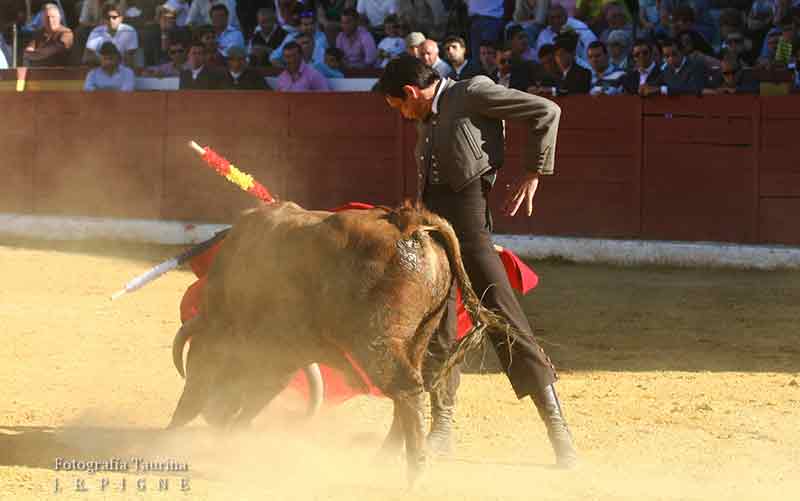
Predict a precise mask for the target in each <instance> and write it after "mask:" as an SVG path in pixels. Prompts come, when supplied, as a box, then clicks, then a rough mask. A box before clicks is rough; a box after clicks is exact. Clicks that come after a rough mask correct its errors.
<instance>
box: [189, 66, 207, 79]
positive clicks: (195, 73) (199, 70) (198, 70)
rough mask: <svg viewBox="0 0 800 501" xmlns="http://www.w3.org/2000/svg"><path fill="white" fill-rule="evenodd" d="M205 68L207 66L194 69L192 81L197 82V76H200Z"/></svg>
mask: <svg viewBox="0 0 800 501" xmlns="http://www.w3.org/2000/svg"><path fill="white" fill-rule="evenodd" d="M205 67H206V66H205V65H203V66H201V67H199V68H197V69H196V70H195V69H193V70H192V80H197V76H198V75H199V74H200V72H201V71H203V68H205Z"/></svg>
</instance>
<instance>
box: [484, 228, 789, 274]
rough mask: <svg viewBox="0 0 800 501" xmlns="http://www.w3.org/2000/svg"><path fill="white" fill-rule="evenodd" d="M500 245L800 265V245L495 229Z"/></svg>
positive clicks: (566, 255) (588, 255) (547, 252)
mask: <svg viewBox="0 0 800 501" xmlns="http://www.w3.org/2000/svg"><path fill="white" fill-rule="evenodd" d="M494 241H495V243H497V244H498V245H502V246H504V247H508V248H509V249H511V250H512V251H514V252H515V253H516V254H518V255H519V256H521V257H525V258H529V259H545V258H553V257H557V258H562V259H566V260H568V261H574V262H578V263H607V264H617V265H625V266H630V265H637V266H641V265H670V266H695V267H730V268H754V269H764V270H774V269H800V247H790V246H782V245H744V244H728V243H720V242H672V241H660V240H610V239H601V238H573V237H547V236H536V235H494Z"/></svg>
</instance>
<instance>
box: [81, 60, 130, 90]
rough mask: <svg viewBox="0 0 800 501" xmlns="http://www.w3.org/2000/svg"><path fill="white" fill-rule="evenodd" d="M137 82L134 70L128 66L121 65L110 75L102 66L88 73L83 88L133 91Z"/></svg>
mask: <svg viewBox="0 0 800 501" xmlns="http://www.w3.org/2000/svg"><path fill="white" fill-rule="evenodd" d="M135 82H136V77H135V75H134V74H133V70H132V69H130V68H128V67H127V66H123V65H119V67H118V68H117V71H116V72H114V74H113V75H111V76H109V75H108V73H106V72H105V71H103V70H102V69H101V68H95V69H93V70H92V71H90V72H89V74H88V75H86V82H85V83H84V84H83V90H85V91H90V92H91V91H95V90H118V91H122V92H132V91H133V86H134V84H135Z"/></svg>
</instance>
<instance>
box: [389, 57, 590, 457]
mask: <svg viewBox="0 0 800 501" xmlns="http://www.w3.org/2000/svg"><path fill="white" fill-rule="evenodd" d="M375 90H376V91H377V92H379V93H381V94H383V96H384V98H385V99H386V102H387V103H388V104H389V106H391V107H392V108H394V109H396V110H398V111H399V112H400V113H401V114H402V115H403V117H405V118H406V119H409V120H415V121H416V122H417V146H416V149H415V158H416V159H417V167H418V174H419V179H418V185H417V194H418V198H419V199H420V200H421V201H422V202H423V203H424V204H425V206H426V207H427V208H428V209H429V210H431V211H433V212H435V213H438V214H439V215H440V216H442V217H444V218H445V219H447V220H448V221H449V222H450V224H452V225H453V229H454V230H455V232H456V235H457V236H458V239H459V242H460V243H461V255H462V259H463V262H464V268H465V269H466V272H467V274H468V276H469V279H470V281H471V283H472V285H473V287H474V289H475V292H476V293H477V294H478V297H481V298H482V302H483V304H484V306H486V307H487V308H489V309H490V310H492V311H494V312H496V313H497V314H498V315H500V316H501V317H502V318H503V319H504V320H505V321H506V322H508V323H509V325H510V326H511V328H512V329H513V331H512V332H514V334H513V335H511V336H510V337H509V336H508V335H507V333H506V332H491V333H489V339H490V340H491V342H492V344H493V345H494V348H495V351H496V353H497V355H498V358H499V359H500V361H501V364H502V366H503V368H504V369H505V373H506V375H507V376H508V378H509V381H510V382H511V385H512V387H513V389H514V392H515V394H516V396H517V398H519V399H522V398H525V397H528V396H529V397H530V398H531V399H532V400H533V402H534V404H535V407H536V409H537V411H538V413H539V417H540V418H541V419H542V421H544V423H545V425H546V427H547V432H548V436H549V438H550V442H551V444H552V446H553V449H554V451H555V455H556V461H557V463H558V465H560V466H562V467H572V466H574V465H575V464H576V462H577V453H576V452H575V448H574V446H573V443H572V435H571V434H570V432H569V429H568V427H567V423H566V420H565V419H564V416H563V414H562V412H561V405H560V403H559V400H558V397H557V396H556V392H555V386H554V384H553V383H554V382H555V381H556V379H557V378H556V372H555V368H554V367H553V364H552V363H551V362H550V359H549V358H548V357H547V355H545V353H544V350H543V349H542V348H541V347H540V346H539V345H538V343H537V342H536V340H535V338H534V336H533V329H532V328H531V326H530V324H529V323H528V319H527V317H526V315H525V312H524V311H523V310H522V307H521V306H520V304H519V302H518V301H517V298H516V296H515V295H514V291H513V290H512V289H511V285H510V283H509V281H508V276H507V275H506V273H505V270H504V268H503V265H502V263H501V261H500V258H499V257H498V255H497V252H496V250H495V249H494V247H493V244H492V239H491V230H492V218H491V213H490V210H489V193H490V192H491V191H492V188H493V185H494V182H495V178H496V175H497V169H499V168H501V167H502V165H503V163H504V158H503V156H504V142H505V134H504V126H503V120H514V121H518V122H521V123H523V124H524V126H525V128H526V129H527V132H528V137H527V143H526V147H525V149H524V152H523V155H522V167H523V172H524V174H522V175H520V176H519V177H518V178H517V179H514V180H510V181H511V182H510V183H509V184H508V185H505V186H503V187H502V188H501V192H500V194H499V196H500V197H503V198H505V204H504V213H505V214H506V215H508V216H514V215H515V214H516V213H517V212H518V211H519V210H520V209H522V210H523V212H524V213H525V214H527V215H528V216H530V215H531V214H532V213H533V197H534V194H535V193H536V190H537V187H538V185H539V178H540V177H541V176H546V175H550V174H552V173H553V169H554V165H555V147H556V136H557V134H558V124H559V120H560V117H561V109H560V108H559V107H558V105H556V104H555V103H554V102H553V101H550V100H548V99H545V98H542V97H538V96H534V95H532V94H529V93H527V92H524V91H519V90H515V89H508V88H505V87H504V86H502V85H498V84H495V83H494V82H492V80H491V79H489V78H488V77H485V76H481V75H479V76H476V77H474V78H471V79H468V80H461V81H458V82H457V81H455V80H451V79H448V78H442V77H441V76H440V75H439V74H438V73H437V72H436V70H434V69H433V68H431V67H430V66H428V65H426V64H425V63H424V62H422V61H421V60H419V59H417V58H415V57H413V56H409V55H405V54H404V55H402V56H400V57H398V58H396V59H393V60H392V61H390V62H389V64H388V65H387V66H386V69H385V70H384V73H383V75H381V78H380V79H379V81H378V84H377V85H376V86H375ZM456 311H457V310H456V289H455V288H453V289H451V291H450V299H449V301H448V304H447V311H446V313H445V316H444V318H443V319H442V323H441V324H440V325H439V328H438V329H437V331H436V332H435V333H434V335H433V338H432V339H431V343H430V345H429V347H428V350H429V355H427V357H426V363H425V367H424V368H423V374H422V377H423V380H424V381H425V384H426V387H428V386H427V385H428V384H429V383H430V376H431V375H432V374H435V373H436V372H437V366H438V367H441V364H442V363H443V362H444V359H445V358H446V356H447V354H448V353H449V351H450V347H451V345H452V343H453V341H454V340H455V338H456ZM443 386H444V388H440V389H438V390H437V391H434V392H432V393H431V409H432V415H433V426H432V429H431V433H430V435H429V436H428V442H429V443H428V447H429V449H430V450H432V451H433V452H437V451H442V452H444V453H447V452H448V449H449V447H448V445H449V441H450V440H449V437H450V430H451V422H452V419H453V414H454V410H455V393H456V388H457V387H458V371H457V370H454V371H453V372H452V373H451V378H450V379H449V380H448V381H446V384H444V385H443Z"/></svg>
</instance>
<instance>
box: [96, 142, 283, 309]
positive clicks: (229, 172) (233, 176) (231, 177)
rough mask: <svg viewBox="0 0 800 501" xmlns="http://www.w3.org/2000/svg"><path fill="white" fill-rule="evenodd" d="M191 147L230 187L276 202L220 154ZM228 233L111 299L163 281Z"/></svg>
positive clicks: (141, 278) (143, 277)
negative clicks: (157, 281)
mask: <svg viewBox="0 0 800 501" xmlns="http://www.w3.org/2000/svg"><path fill="white" fill-rule="evenodd" d="M189 146H190V147H191V148H192V149H193V150H195V151H196V152H197V153H199V154H200V155H201V156H202V158H203V160H204V161H205V162H206V164H207V165H208V166H209V167H210V168H212V169H214V170H215V171H216V172H217V174H219V175H220V176H222V177H224V178H225V179H227V180H228V181H230V182H231V183H233V184H235V185H236V186H238V187H239V188H241V189H242V190H244V191H246V192H247V193H249V194H251V195H252V196H254V197H256V198H258V199H259V200H261V201H262V202H264V203H268V204H271V203H274V202H275V198H274V197H273V196H272V195H271V194H270V192H269V190H267V188H265V187H264V185H262V184H261V183H259V182H258V181H256V180H255V179H253V176H251V175H250V174H248V173H246V172H242V171H240V170H239V169H237V168H236V166H235V165H233V164H232V163H230V162H229V161H228V160H227V159H225V157H223V156H221V155H219V154H218V153H217V152H215V151H214V150H212V149H211V148H209V147H205V148H203V147H201V146H200V145H199V144H197V143H195V142H194V141H190V142H189ZM227 233H228V229H225V230H222V231H220V232H218V233H217V234H215V235H214V236H213V237H212V238H211V239H209V240H206V241H204V242H200V243H199V244H197V245H195V246H194V247H191V248H190V249H188V250H186V251H185V252H183V253H182V254H179V255H177V256H175V257H172V258H170V259H167V260H166V261H164V262H162V263H159V264H157V265H156V266H153V267H152V268H150V269H149V270H147V271H146V272H144V273H142V274H141V275H139V276H138V277H136V278H134V279H133V280H131V281H130V282H128V283H127V284H125V287H124V288H123V289H120V290H119V291H117V292H115V293H114V294H113V295H112V296H111V299H112V300H114V299H117V298H119V297H120V296H122V295H124V294H126V293H128V292H133V291H135V290H137V289H140V288H141V287H143V286H145V285H146V284H148V283H150V282H152V281H153V280H155V279H156V278H158V277H160V276H161V275H163V274H164V273H166V272H168V271H170V270H174V269H175V268H177V267H178V266H180V265H181V264H183V263H185V262H186V261H188V260H189V259H191V258H193V257H194V256H196V255H198V254H201V253H203V252H205V251H206V250H207V249H209V248H210V247H211V246H212V245H214V244H215V243H217V242H218V241H219V240H221V239H222V238H223V237H224V236H225V234H227Z"/></svg>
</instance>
